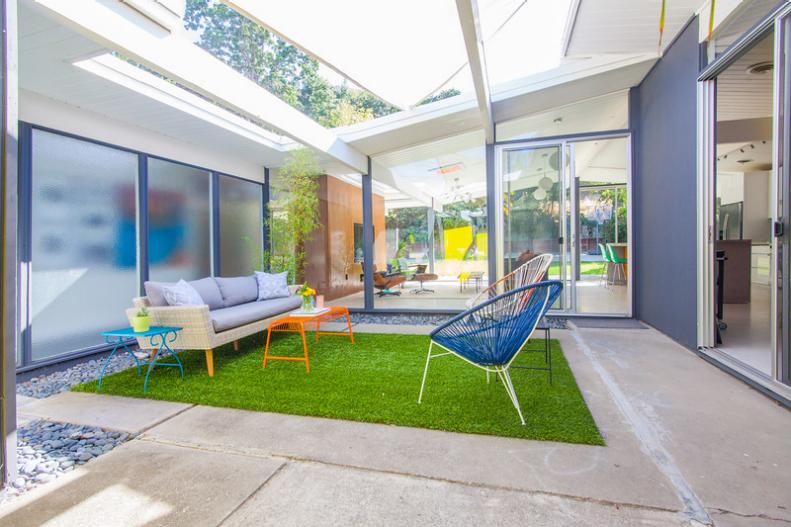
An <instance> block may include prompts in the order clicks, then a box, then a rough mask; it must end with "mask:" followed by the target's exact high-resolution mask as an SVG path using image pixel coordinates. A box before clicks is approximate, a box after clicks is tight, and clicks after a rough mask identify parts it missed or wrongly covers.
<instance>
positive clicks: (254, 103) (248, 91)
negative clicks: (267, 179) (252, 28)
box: [32, 0, 367, 173]
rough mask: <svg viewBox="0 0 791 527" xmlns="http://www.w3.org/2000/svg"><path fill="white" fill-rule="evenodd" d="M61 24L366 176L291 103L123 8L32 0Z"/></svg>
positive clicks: (329, 134)
mask: <svg viewBox="0 0 791 527" xmlns="http://www.w3.org/2000/svg"><path fill="white" fill-rule="evenodd" d="M32 1H33V2H34V3H35V4H37V5H38V6H40V7H42V8H44V9H46V10H47V11H48V13H49V14H51V15H53V16H55V17H56V18H58V19H59V20H60V22H61V23H62V24H63V25H65V26H67V27H70V28H72V29H74V30H75V31H77V32H79V33H81V34H83V35H85V36H87V37H88V38H90V39H92V40H94V41H95V42H97V43H99V44H101V45H103V46H106V47H107V48H109V49H112V50H115V51H117V52H119V53H121V54H122V55H124V56H126V57H129V58H131V59H133V60H135V61H137V62H139V63H140V64H142V65H144V66H146V67H148V68H151V69H152V70H154V71H157V72H159V73H161V74H163V75H165V76H166V77H167V78H169V79H172V80H175V81H177V82H179V83H181V84H183V85H184V86H187V87H189V88H190V89H192V90H195V91H197V92H198V93H201V94H202V95H204V96H206V97H208V98H210V99H213V100H216V101H218V102H221V103H222V104H223V105H225V106H227V107H230V108H233V109H234V110H235V111H238V112H241V113H243V114H246V115H249V116H250V117H252V118H254V119H257V120H260V121H262V122H266V123H268V124H270V125H271V126H272V127H273V128H274V129H277V130H278V131H280V132H282V133H283V135H286V136H288V137H290V138H291V139H293V140H295V141H297V142H299V143H301V144H304V145H307V146H310V147H312V148H314V149H316V150H318V151H319V152H321V153H325V154H326V155H328V156H330V157H331V158H333V159H334V160H336V161H337V162H339V163H341V164H343V165H344V166H346V167H348V168H349V169H350V170H353V171H357V172H360V173H364V172H365V171H366V170H367V159H366V156H365V155H364V154H363V153H361V152H359V151H358V150H356V149H355V148H353V147H352V146H350V145H348V144H346V143H345V142H344V141H343V140H342V139H340V138H339V137H338V136H337V135H336V134H335V132H333V131H331V130H328V129H326V128H324V127H323V126H321V125H319V124H318V123H316V122H315V121H313V120H312V119H310V118H309V117H308V116H306V115H305V114H303V113H301V112H299V111H298V110H296V109H295V108H293V107H292V106H290V105H289V104H288V103H286V102H284V101H282V100H280V99H279V98H278V97H276V96H275V95H273V94H271V93H270V92H268V91H267V90H265V89H264V88H262V87H260V86H258V85H257V84H255V83H254V82H252V81H251V80H249V79H247V78H245V77H244V76H243V75H241V74H239V73H237V72H236V71H234V70H233V69H232V68H231V67H229V66H227V65H226V64H224V63H223V62H221V61H220V60H218V59H216V58H214V57H213V56H211V55H210V54H209V53H207V52H206V51H204V50H202V49H201V48H199V47H198V46H196V45H195V44H194V43H192V42H191V41H190V40H189V39H188V38H185V36H184V35H183V34H182V33H180V32H169V31H166V30H165V29H163V28H162V27H161V26H160V25H159V24H156V23H153V22H152V21H151V20H150V19H149V18H147V17H145V16H143V15H141V14H140V13H139V12H138V11H136V10H134V9H131V8H130V7H128V6H126V5H125V4H122V3H116V2H111V3H108V2H99V1H96V0H94V1H92V2H91V3H90V4H91V5H90V6H89V7H88V8H86V5H85V2H62V1H59V0H32Z"/></svg>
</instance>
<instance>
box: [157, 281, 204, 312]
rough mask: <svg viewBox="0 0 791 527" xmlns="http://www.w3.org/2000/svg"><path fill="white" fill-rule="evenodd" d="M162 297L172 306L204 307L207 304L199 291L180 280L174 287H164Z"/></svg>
mask: <svg viewBox="0 0 791 527" xmlns="http://www.w3.org/2000/svg"><path fill="white" fill-rule="evenodd" d="M162 295H163V296H164V297H165V300H166V301H167V303H168V305H171V306H202V305H203V304H205V303H206V302H204V301H203V299H202V298H201V296H200V294H198V291H196V290H195V288H194V287H192V286H191V285H190V284H189V283H188V282H185V281H184V280H179V281H178V282H177V283H176V284H174V285H166V286H164V287H163V288H162Z"/></svg>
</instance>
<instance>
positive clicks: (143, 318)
mask: <svg viewBox="0 0 791 527" xmlns="http://www.w3.org/2000/svg"><path fill="white" fill-rule="evenodd" d="M132 329H133V330H135V333H143V332H145V331H148V330H149V329H151V317H149V316H148V309H146V308H145V307H141V308H140V310H139V311H138V312H137V314H136V315H135V316H133V317H132Z"/></svg>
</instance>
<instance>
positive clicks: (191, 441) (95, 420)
mask: <svg viewBox="0 0 791 527" xmlns="http://www.w3.org/2000/svg"><path fill="white" fill-rule="evenodd" d="M360 329H361V330H362V328H360ZM383 329H385V328H383ZM386 329H392V328H386ZM416 331H419V330H416ZM553 336H555V337H557V338H559V339H560V340H561V343H562V345H563V349H564V351H565V353H566V356H567V358H568V361H569V363H570V365H571V367H572V369H573V370H574V373H575V375H576V377H577V381H578V383H579V386H580V388H581V389H582V391H583V394H584V396H585V399H586V401H587V402H588V404H589V406H590V409H591V411H592V413H593V416H594V418H595V419H596V422H597V424H598V425H599V427H600V430H601V432H602V434H603V435H604V437H605V439H606V441H607V446H606V447H594V446H584V445H570V444H563V443H551V442H539V441H524V440H517V439H509V438H499V437H488V436H479V435H468V434H456V433H446V432H438V431H429V430H422V429H413V428H406V427H395V426H386V425H377V424H369V423H357V422H348V421H336V420H331V419H320V418H312V417H298V416H290V415H280V414H270V413H256V412H248V411H241V410H230V409H221V408H210V407H202V406H188V405H174V404H172V403H161V402H156V401H144V400H138V399H134V400H130V399H125V398H120V397H111V396H103V395H90V394H70V393H65V394H60V395H57V396H54V397H50V398H48V399H43V400H38V401H25V405H24V406H23V407H21V408H20V409H19V411H20V412H21V413H22V414H23V418H25V417H27V418H31V417H44V418H47V419H51V420H64V421H71V422H85V423H86V424H91V425H93V426H105V427H108V428H114V429H119V430H127V431H133V432H134V433H138V434H139V435H138V437H137V438H136V439H134V440H132V441H129V442H127V443H126V444H124V445H122V446H120V447H117V448H116V449H114V450H113V451H111V452H109V453H108V454H105V455H103V456H100V457H99V458H97V459H96V460H93V461H90V462H89V463H87V464H86V465H84V466H82V467H81V468H79V469H77V470H75V471H73V472H71V473H69V474H67V475H65V476H63V477H61V478H59V479H57V480H56V481H54V482H52V483H49V484H47V485H44V486H42V487H39V488H37V489H34V490H32V491H30V492H29V493H26V494H25V495H23V496H21V497H20V498H18V499H15V500H13V501H11V502H10V503H8V504H7V505H4V506H3V507H0V525H9V526H10V525H14V526H26V525H58V526H60V525H80V526H85V525H131V526H141V525H190V526H194V525H220V524H222V525H351V524H354V525H374V524H382V525H415V524H422V525H480V524H484V525H485V524H495V523H496V524H498V525H623V526H627V525H629V526H631V525H696V524H700V523H703V524H705V523H709V524H711V523H713V524H714V525H717V526H734V527H740V526H743V527H753V526H755V527H757V526H783V525H784V526H791V448H789V445H790V444H791V413H790V412H789V411H788V410H786V409H784V408H782V407H780V406H778V405H776V404H775V403H774V402H772V401H770V400H769V399H767V398H766V397H764V396H763V395H761V394H759V393H758V392H756V391H754V390H752V389H751V388H749V387H747V386H746V385H744V384H743V383H741V382H740V381H738V380H736V379H734V378H732V377H730V376H729V375H727V374H725V373H723V372H721V371H720V370H718V369H717V368H715V367H713V366H712V365H710V364H708V363H706V362H705V361H704V360H702V359H700V358H698V357H697V356H696V355H694V354H693V353H691V352H689V351H687V350H685V349H683V348H681V347H680V346H678V345H677V344H675V343H674V342H672V341H671V340H669V339H668V338H666V337H664V336H663V335H661V334H660V333H658V332H656V331H654V330H612V329H584V330H583V329H573V330H567V331H555V332H553ZM516 374H518V373H516ZM531 375H532V374H531ZM405 382H406V381H405ZM415 382H416V386H417V385H419V379H415ZM536 382H543V381H542V380H541V379H540V377H538V376H536ZM75 396H79V397H75ZM424 404H431V401H430V398H429V399H427V400H426V401H425V402H424ZM523 406H524V407H525V408H526V409H527V410H528V412H529V407H530V404H529V401H523ZM75 420H77V421H75ZM528 421H529V417H528ZM528 426H529V422H528Z"/></svg>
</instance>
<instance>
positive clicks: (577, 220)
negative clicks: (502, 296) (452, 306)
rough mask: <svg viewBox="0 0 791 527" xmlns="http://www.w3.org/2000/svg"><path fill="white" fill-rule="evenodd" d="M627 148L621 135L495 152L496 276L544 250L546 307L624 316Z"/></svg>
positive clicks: (627, 301)
mask: <svg viewBox="0 0 791 527" xmlns="http://www.w3.org/2000/svg"><path fill="white" fill-rule="evenodd" d="M629 151H630V138H629V136H628V135H602V136H598V137H596V136H594V137H588V138H574V139H568V140H558V141H549V142H546V141H545V142H541V141H533V142H524V143H516V144H509V145H506V146H503V147H501V149H500V154H499V155H498V157H497V162H498V163H499V166H498V177H499V184H500V186H501V189H502V193H501V196H502V207H501V208H500V210H502V217H501V221H502V224H501V225H502V231H501V232H502V238H499V237H498V244H499V246H500V247H499V251H500V254H499V255H498V260H499V264H500V265H501V269H502V273H504V274H507V273H509V272H513V271H514V270H515V269H516V268H518V267H519V266H520V265H523V264H524V263H525V262H527V261H529V260H530V259H531V258H533V257H535V256H537V255H539V254H543V253H549V254H551V255H552V257H553V260H552V265H551V266H550V268H549V272H548V278H549V279H553V280H560V281H562V282H563V284H564V286H565V287H564V291H563V294H562V295H561V296H560V297H559V298H558V300H557V301H556V304H555V305H554V306H553V307H554V309H556V310H560V311H563V312H564V313H568V314H584V315H600V316H620V317H623V316H631V282H632V280H631V276H632V272H631V271H632V269H630V263H631V262H630V259H629V254H630V236H631V233H630V220H631V211H630V207H631V203H630V202H631V200H630V190H631V187H630V162H629V159H630V155H629ZM500 240H501V241H500Z"/></svg>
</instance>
